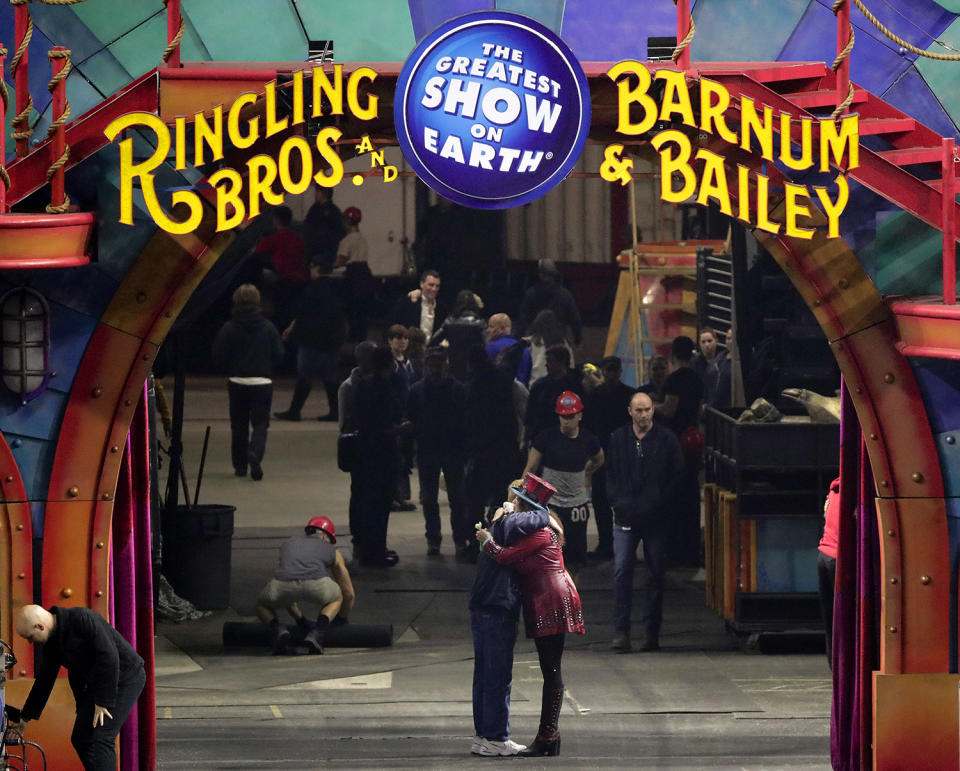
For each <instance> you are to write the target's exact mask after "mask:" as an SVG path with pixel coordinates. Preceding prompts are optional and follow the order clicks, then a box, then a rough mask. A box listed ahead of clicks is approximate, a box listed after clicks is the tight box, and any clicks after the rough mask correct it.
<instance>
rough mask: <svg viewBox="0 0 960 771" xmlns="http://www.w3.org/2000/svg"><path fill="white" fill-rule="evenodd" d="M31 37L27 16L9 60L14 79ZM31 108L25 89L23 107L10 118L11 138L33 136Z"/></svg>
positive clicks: (22, 0) (13, 1) (19, 1)
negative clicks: (25, 28)
mask: <svg viewBox="0 0 960 771" xmlns="http://www.w3.org/2000/svg"><path fill="white" fill-rule="evenodd" d="M26 4H27V0H10V5H13V6H17V5H26ZM32 37H33V19H31V18H30V16H29V15H28V16H27V31H26V32H25V33H24V35H23V40H21V41H20V45H18V46H17V50H16V51H14V52H13V58H12V59H11V60H10V77H11V78H14V79H16V77H17V70H18V69H20V60H21V59H22V58H23V54H24V53H25V52H26V50H27V46H28V45H30V38H32ZM32 109H33V97H32V96H31V95H30V92H29V91H27V102H26V104H25V105H24V107H23V109H22V110H21V111H20V112H18V113H17V114H16V115H14V116H13V117H12V118H11V119H10V123H11V125H12V126H13V127H14V128H15V129H16V130H15V131H11V132H10V137H11V139H14V140H19V139H29V138H30V137H32V136H33V129H32V128H31V127H30V111H31V110H32Z"/></svg>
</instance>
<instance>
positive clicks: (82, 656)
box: [14, 605, 147, 771]
mask: <svg viewBox="0 0 960 771" xmlns="http://www.w3.org/2000/svg"><path fill="white" fill-rule="evenodd" d="M14 625H15V628H16V631H17V634H19V635H20V636H21V637H23V638H24V639H25V640H27V641H29V642H32V643H35V644H37V645H39V646H40V650H41V651H42V656H41V657H40V664H39V666H38V667H37V672H36V680H35V681H34V683H33V687H32V688H31V689H30V694H29V695H28V696H27V700H26V702H24V705H23V709H22V710H21V715H20V725H19V726H18V728H19V730H20V731H21V732H22V731H23V729H24V728H25V724H26V722H27V721H29V720H36V719H38V718H39V717H40V715H41V713H42V712H43V708H44V707H45V706H46V704H47V699H48V698H50V692H51V691H52V690H53V685H54V683H55V682H56V681H57V674H58V673H59V672H60V667H66V668H67V677H68V679H69V681H70V690H71V691H73V698H74V699H75V700H76V702H77V717H76V720H75V722H74V724H73V733H72V734H71V735H70V743H71V744H72V745H73V748H74V749H75V750H76V751H77V755H79V756H80V762H81V763H83V767H84V768H85V769H87V771H91V770H93V771H113V770H114V769H115V768H116V766H117V756H116V750H115V745H114V742H115V741H116V738H117V734H119V733H120V729H121V728H122V727H123V724H124V722H125V721H126V719H127V716H128V715H129V714H130V711H131V710H132V709H133V706H134V705H135V704H136V703H137V699H138V698H139V697H140V693H141V691H143V686H144V684H145V683H146V681H147V677H146V674H145V672H144V670H143V659H142V658H140V654H138V653H137V652H136V651H135V650H134V649H133V647H132V646H131V645H130V643H128V642H127V641H126V640H125V639H123V636H122V635H121V634H120V633H119V632H118V631H117V630H116V629H114V628H113V627H112V626H110V624H108V623H107V621H106V620H105V619H104V618H103V616H101V615H99V614H98V613H94V612H93V611H92V610H90V609H89V608H60V607H57V606H56V605H54V606H53V607H52V608H51V609H50V610H47V609H46V608H43V607H41V606H39V605H24V606H23V607H22V608H21V609H20V610H19V611H18V612H17V613H16V616H15V618H14Z"/></svg>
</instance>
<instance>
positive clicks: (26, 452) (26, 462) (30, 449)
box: [6, 434, 57, 500]
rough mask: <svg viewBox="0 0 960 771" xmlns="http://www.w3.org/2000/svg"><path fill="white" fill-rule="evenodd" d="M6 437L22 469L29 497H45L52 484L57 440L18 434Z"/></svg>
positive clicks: (32, 498)
mask: <svg viewBox="0 0 960 771" xmlns="http://www.w3.org/2000/svg"><path fill="white" fill-rule="evenodd" d="M6 437H7V442H8V443H9V445H10V449H11V450H12V451H13V457H14V459H15V460H16V461H17V468H19V469H20V476H22V477H23V485H24V487H25V488H26V490H27V499H28V500H38V499H40V500H42V499H45V498H46V494H47V487H48V485H49V484H50V469H51V468H53V456H54V454H55V453H56V450H57V444H56V442H50V441H47V440H45V439H32V438H30V437H28V436H19V435H17V434H6Z"/></svg>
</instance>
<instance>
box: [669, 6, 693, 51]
mask: <svg viewBox="0 0 960 771" xmlns="http://www.w3.org/2000/svg"><path fill="white" fill-rule="evenodd" d="M673 4H674V5H676V4H677V0H673ZM696 33H697V25H696V24H694V23H693V14H692V13H691V14H690V28H689V29H688V30H687V34H686V35H684V36H683V40H681V41H680V42H679V43H677V46H676V48H674V49H673V54H672V55H671V58H672V59H673V63H674V64H676V63H677V61H678V60H679V59H680V57H681V56H683V51H684V49H685V48H689V47H690V43H692V42H693V36H694V35H695V34H696Z"/></svg>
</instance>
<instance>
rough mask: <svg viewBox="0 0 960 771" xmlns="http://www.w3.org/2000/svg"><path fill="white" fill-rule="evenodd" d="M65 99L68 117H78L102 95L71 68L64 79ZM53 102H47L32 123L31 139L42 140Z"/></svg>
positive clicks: (48, 123)
mask: <svg viewBox="0 0 960 771" xmlns="http://www.w3.org/2000/svg"><path fill="white" fill-rule="evenodd" d="M66 90H67V101H68V102H70V117H71V119H73V118H78V117H80V116H81V115H83V113H85V112H86V111H87V110H90V109H92V108H94V107H96V106H97V105H98V104H100V102H102V101H103V96H101V95H100V93H99V92H98V91H97V90H96V89H95V88H94V87H93V86H91V85H90V83H88V82H87V80H86V78H84V77H83V75H82V74H81V73H80V72H79V71H77V70H73V71H72V72H71V73H70V74H69V75H67V80H66ZM52 108H53V104H52V102H51V103H48V104H47V106H46V108H45V109H44V111H43V113H42V114H41V115H40V118H39V120H37V122H36V123H35V124H33V139H34V140H36V141H42V140H43V139H45V138H46V136H47V126H49V125H50V122H51V120H52V119H51V117H50V112H51V110H52Z"/></svg>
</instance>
